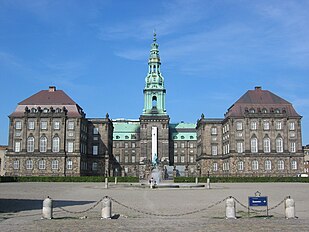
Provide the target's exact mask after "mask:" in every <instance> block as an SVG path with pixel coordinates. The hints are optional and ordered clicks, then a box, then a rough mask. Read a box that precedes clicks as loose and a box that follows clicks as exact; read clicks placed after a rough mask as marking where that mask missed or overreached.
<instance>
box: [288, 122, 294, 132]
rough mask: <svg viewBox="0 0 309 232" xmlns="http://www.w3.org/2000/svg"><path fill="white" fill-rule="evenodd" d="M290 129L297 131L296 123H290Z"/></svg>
mask: <svg viewBox="0 0 309 232" xmlns="http://www.w3.org/2000/svg"><path fill="white" fill-rule="evenodd" d="M289 129H290V130H295V123H294V122H290V123H289Z"/></svg>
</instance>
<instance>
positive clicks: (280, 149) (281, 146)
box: [276, 137, 283, 153]
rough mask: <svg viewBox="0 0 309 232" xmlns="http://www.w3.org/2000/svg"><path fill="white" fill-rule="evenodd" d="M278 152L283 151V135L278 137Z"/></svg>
mask: <svg viewBox="0 0 309 232" xmlns="http://www.w3.org/2000/svg"><path fill="white" fill-rule="evenodd" d="M276 152H277V153H282V152H283V139H282V138H281V137H279V138H276Z"/></svg>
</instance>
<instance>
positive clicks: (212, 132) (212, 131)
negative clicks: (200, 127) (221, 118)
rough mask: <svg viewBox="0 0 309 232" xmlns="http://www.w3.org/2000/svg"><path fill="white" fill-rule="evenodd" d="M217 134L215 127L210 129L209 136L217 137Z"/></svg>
mask: <svg viewBox="0 0 309 232" xmlns="http://www.w3.org/2000/svg"><path fill="white" fill-rule="evenodd" d="M217 134H218V132H217V127H212V128H211V135H217Z"/></svg>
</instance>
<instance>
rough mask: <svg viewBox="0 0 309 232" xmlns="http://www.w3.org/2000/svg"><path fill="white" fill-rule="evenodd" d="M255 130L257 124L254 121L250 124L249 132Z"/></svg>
mask: <svg viewBox="0 0 309 232" xmlns="http://www.w3.org/2000/svg"><path fill="white" fill-rule="evenodd" d="M256 128H257V123H256V122H255V121H254V122H251V130H256Z"/></svg>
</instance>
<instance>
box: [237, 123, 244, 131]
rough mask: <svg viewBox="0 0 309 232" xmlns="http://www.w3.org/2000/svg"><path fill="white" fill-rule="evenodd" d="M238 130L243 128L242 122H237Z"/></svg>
mask: <svg viewBox="0 0 309 232" xmlns="http://www.w3.org/2000/svg"><path fill="white" fill-rule="evenodd" d="M236 130H238V131H240V130H243V125H242V122H236Z"/></svg>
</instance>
